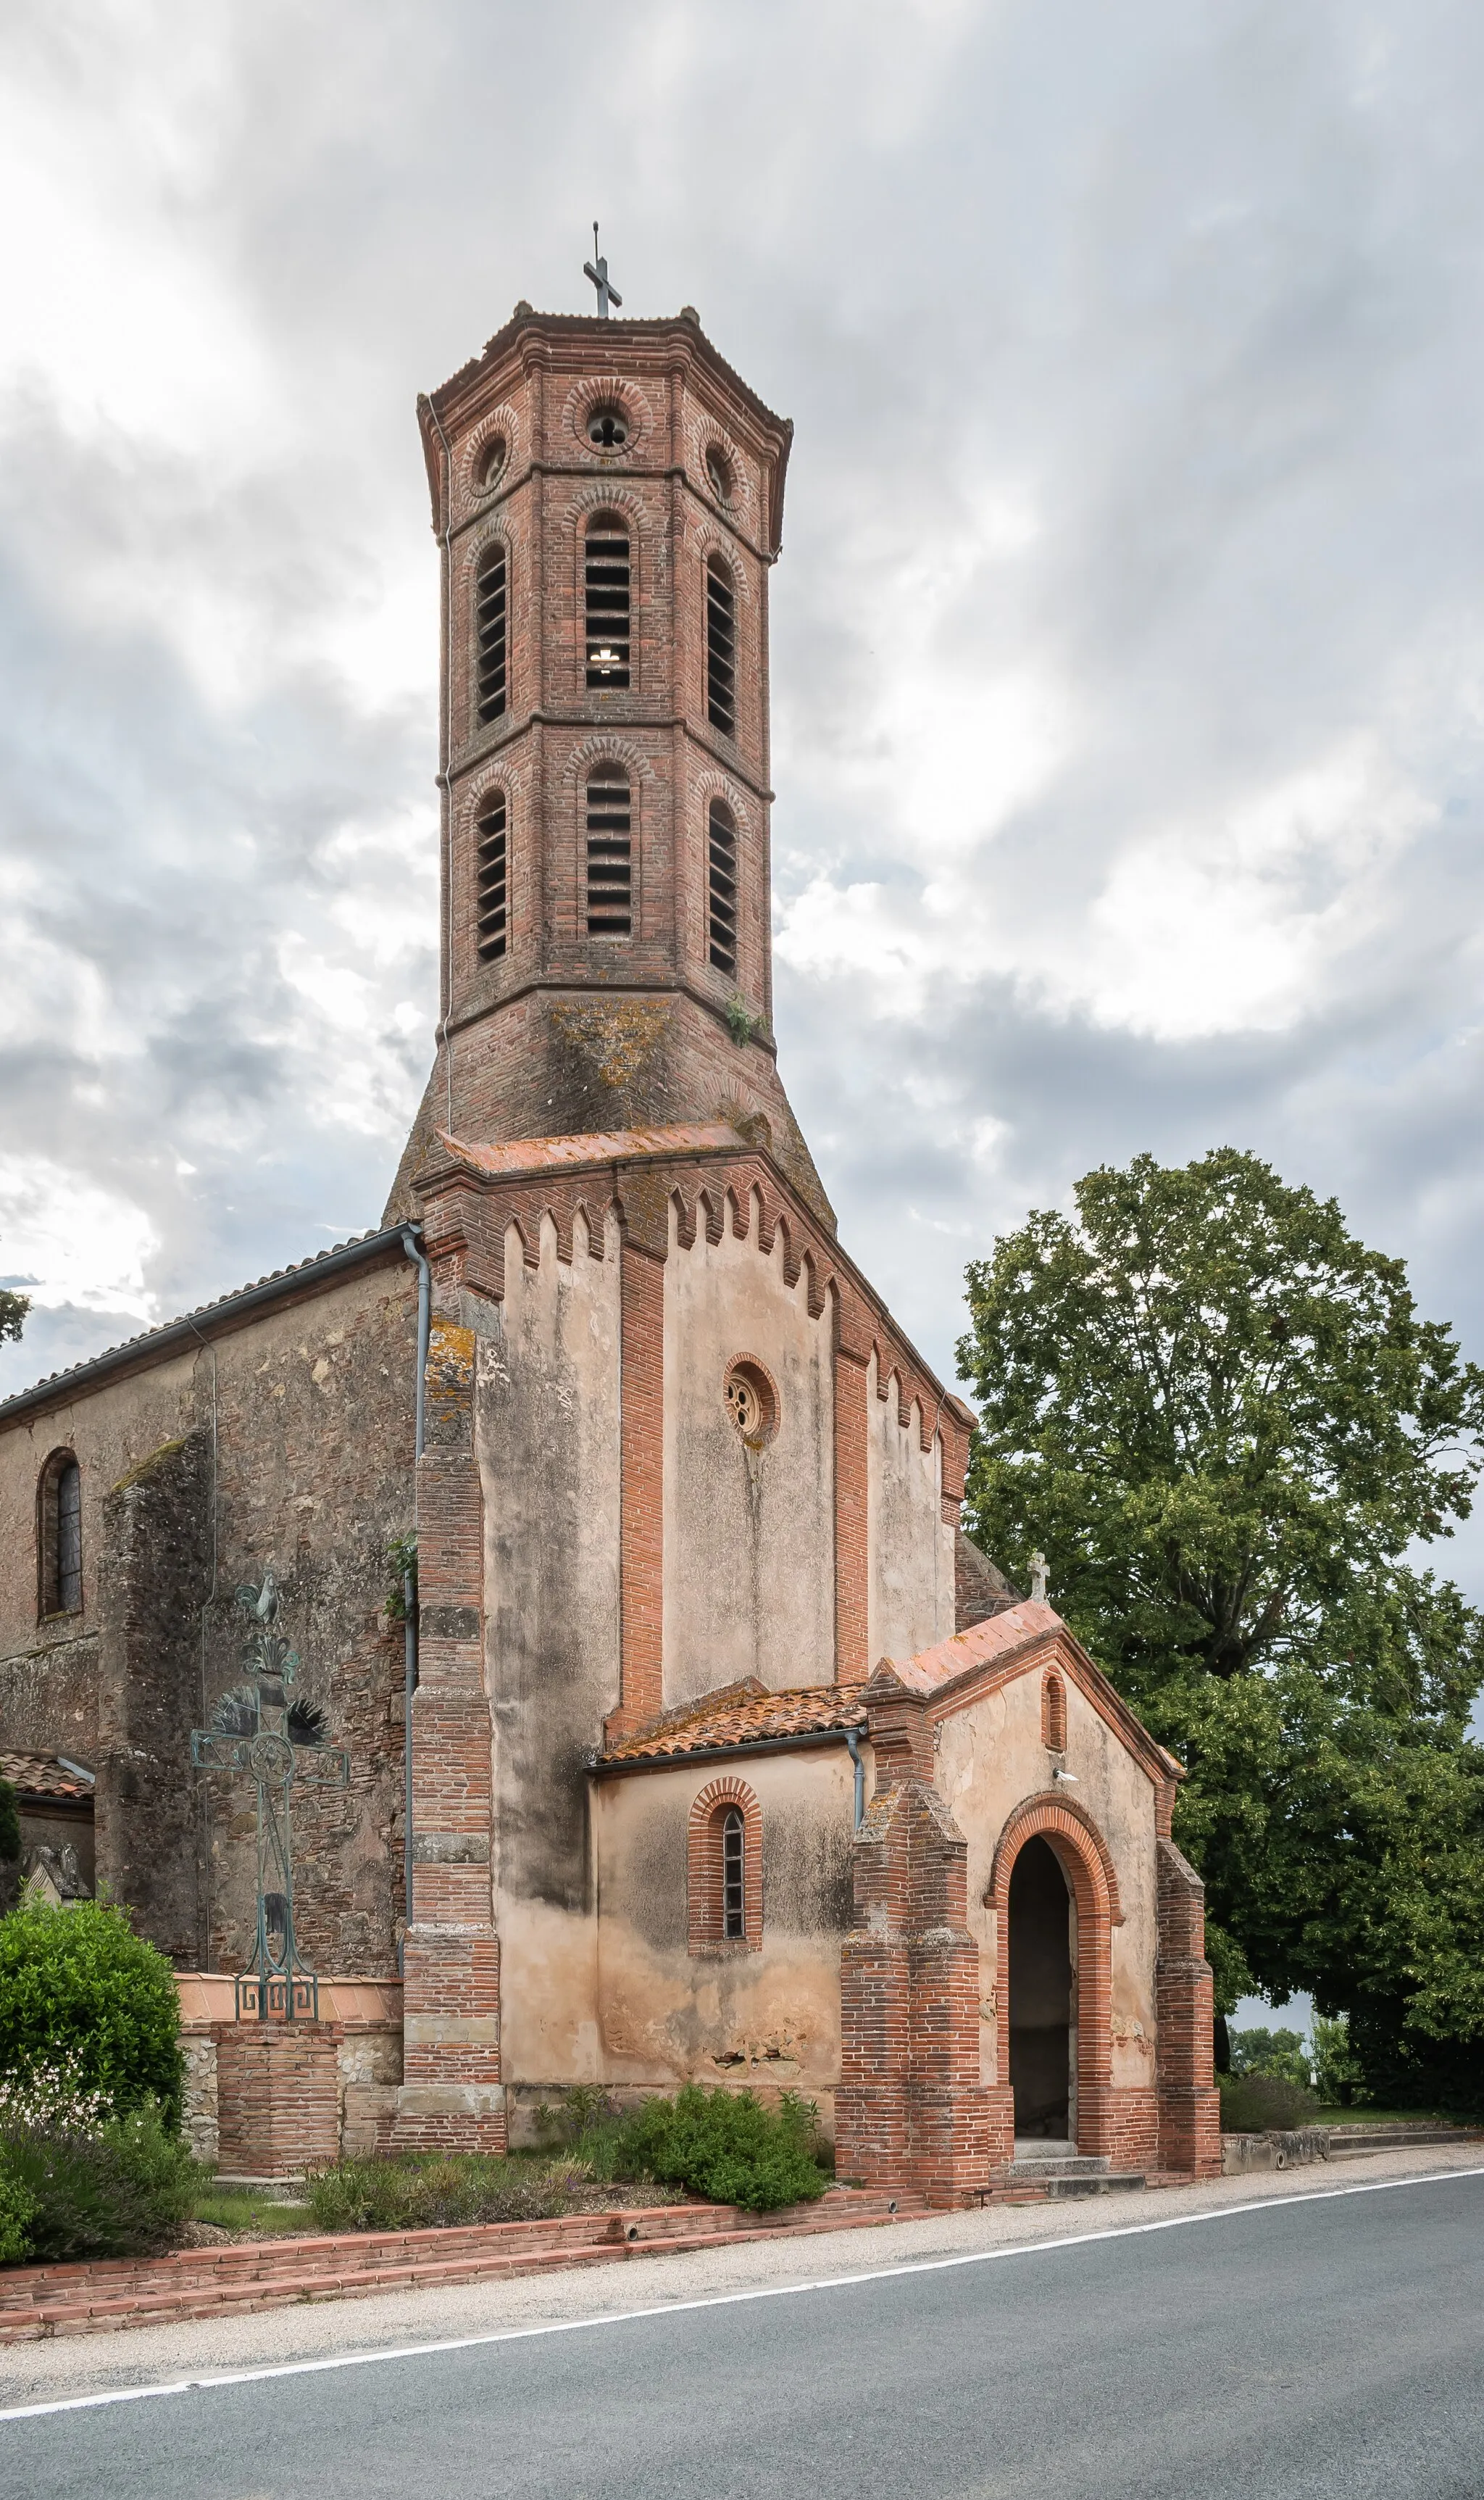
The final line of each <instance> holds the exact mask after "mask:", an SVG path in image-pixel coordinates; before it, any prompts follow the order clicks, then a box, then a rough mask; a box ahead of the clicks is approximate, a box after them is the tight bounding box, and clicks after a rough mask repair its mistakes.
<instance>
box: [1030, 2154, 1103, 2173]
mask: <svg viewBox="0 0 1484 2500" xmlns="http://www.w3.org/2000/svg"><path fill="white" fill-rule="evenodd" d="M1112 2167H1113V2164H1112V2162H1111V2160H1110V2158H1109V2155H1107V2154H1106V2153H1069V2154H1065V2155H1050V2156H1037V2155H1026V2156H1025V2157H1024V2158H1022V2157H1021V2155H1019V2154H1018V2153H1017V2154H1016V2157H1015V2159H1014V2161H1013V2162H1012V2163H1011V2165H1010V2177H1011V2178H1012V2179H1106V2178H1107V2177H1108V2174H1109V2172H1110V2170H1111V2169H1112Z"/></svg>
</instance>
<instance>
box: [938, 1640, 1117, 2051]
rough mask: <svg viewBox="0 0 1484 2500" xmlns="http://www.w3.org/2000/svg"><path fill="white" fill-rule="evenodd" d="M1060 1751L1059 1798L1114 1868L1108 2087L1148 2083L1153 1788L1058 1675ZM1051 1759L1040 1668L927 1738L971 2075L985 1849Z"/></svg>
mask: <svg viewBox="0 0 1484 2500" xmlns="http://www.w3.org/2000/svg"><path fill="white" fill-rule="evenodd" d="M1063 1681H1064V1683H1065V1686H1066V1694H1067V1750H1066V1752H1065V1754H1064V1755H1061V1756H1059V1757H1056V1758H1055V1759H1057V1760H1060V1761H1062V1762H1063V1763H1064V1765H1065V1767H1066V1768H1067V1769H1068V1770H1069V1771H1072V1772H1075V1773H1076V1778H1077V1785H1076V1786H1075V1787H1073V1788H1069V1789H1068V1792H1067V1793H1068V1795H1069V1796H1071V1797H1073V1798H1075V1800H1076V1802H1077V1804H1078V1806H1079V1807H1080V1808H1081V1810H1082V1811H1083V1812H1084V1813H1086V1814H1089V1815H1090V1816H1091V1817H1092V1820H1093V1822H1094V1823H1095V1824H1096V1825H1097V1826H1098V1829H1099V1830H1100V1831H1101V1832H1102V1834H1103V1837H1104V1839H1105V1840H1106V1841H1107V1843H1108V1847H1109V1851H1110V1853H1111V1855H1112V1858H1113V1865H1114V1867H1115V1869H1116V1871H1117V1877H1118V1891H1119V1896H1120V1899H1121V1902H1122V1907H1123V1924H1122V1925H1121V1926H1115V1927H1114V1928H1113V2083H1114V2085H1116V2086H1125V2085H1138V2086H1144V2087H1152V2086H1153V2083H1154V2038H1155V2025H1154V1961H1155V1956H1156V1953H1157V1950H1158V1933H1157V1924H1156V1919H1157V1907H1156V1900H1155V1853H1154V1838H1155V1832H1154V1788H1153V1783H1152V1782H1151V1780H1150V1779H1149V1777H1148V1774H1147V1773H1146V1772H1145V1771H1144V1770H1142V1769H1141V1768H1140V1766H1139V1764H1138V1762H1137V1761H1136V1760H1134V1758H1133V1757H1132V1755H1130V1754H1128V1753H1127V1752H1126V1751H1125V1750H1124V1747H1123V1746H1122V1744H1121V1743H1120V1742H1119V1740H1118V1738H1117V1737H1116V1736H1115V1735H1114V1734H1113V1731H1112V1729H1111V1728H1110V1727H1108V1725H1107V1723H1106V1722H1105V1721H1104V1720H1103V1719H1102V1718H1101V1717H1100V1716H1099V1714H1098V1713H1097V1711H1095V1710H1094V1709H1093V1708H1092V1705H1091V1704H1090V1702H1088V1701H1085V1700H1084V1699H1083V1697H1082V1695H1081V1692H1080V1691H1079V1690H1078V1688H1077V1686H1076V1685H1075V1684H1073V1682H1072V1681H1071V1678H1070V1677H1065V1678H1064V1679H1063ZM1052 1760H1053V1758H1052V1756H1050V1755H1049V1754H1048V1753H1047V1752H1046V1750H1045V1748H1044V1747H1043V1745H1042V1742H1041V1670H1040V1669H1039V1668H1034V1669H1032V1670H1030V1671H1029V1672H1027V1673H1026V1674H1024V1675H1021V1676H1017V1677H1016V1678H1015V1680H1014V1681H1013V1682H1012V1683H1010V1684H1005V1685H1001V1686H1000V1687H999V1689H998V1691H996V1692H994V1693H990V1694H986V1695H985V1696H984V1699H983V1700H981V1701H977V1702H974V1703H972V1704H971V1705H970V1707H969V1708H967V1709H966V1710H961V1711H959V1712H957V1713H955V1715H954V1716H953V1717H952V1718H951V1719H948V1720H945V1721H944V1723H943V1725H942V1727H941V1728H940V1730H939V1732H938V1764H937V1784H938V1787H939V1789H940V1790H941V1791H942V1793H943V1795H944V1797H945V1798H946V1800H947V1802H948V1806H949V1810H950V1812H951V1813H952V1817H953V1819H954V1821H955V1823H956V1824H957V1825H958V1827H959V1829H960V1830H961V1831H962V1833H963V1834H964V1837H965V1839H966V1840H967V1841H968V1844H969V1862H968V1885H969V1924H970V1926H971V1928H972V1929H973V1931H974V1933H975V1935H976V1936H977V1937H978V1939H979V1947H980V1956H981V1961H980V1969H981V1976H982V1986H981V1990H980V2010H981V2016H982V2021H981V2026H980V2031H981V2047H982V2052H983V2055H982V2064H981V2072H982V2076H983V2079H984V2082H985V2083H997V2082H999V2081H1001V2080H1002V2078H1001V2077H1000V2076H999V2074H998V2073H997V2070H996V2032H995V2008H996V2003H997V1991H998V1985H999V1976H1000V1974H999V1971H998V1967H997V1965H998V1956H999V1941H998V1937H997V1935H996V1933H995V1922H994V1915H993V1912H992V1910H990V1909H988V1908H986V1907H985V1905H984V1892H985V1891H986V1889H987V1887H988V1883H989V1873H990V1866H991V1863H992V1860H993V1857H994V1849H995V1843H996V1842H997V1840H998V1839H999V1836H1000V1833H1001V1831H1002V1830H1003V1829H1004V1827H1005V1824H1006V1822H1007V1821H1008V1819H1009V1817H1010V1815H1011V1813H1012V1811H1013V1809H1014V1808H1015V1807H1016V1806H1017V1805H1018V1804H1019V1803H1020V1802H1021V1800H1022V1798H1024V1797H1026V1796H1030V1795H1034V1794H1035V1793H1037V1792H1038V1791H1041V1790H1044V1789H1047V1788H1049V1786H1050V1785H1051V1766H1052Z"/></svg>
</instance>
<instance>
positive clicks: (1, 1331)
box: [0, 1285, 31, 1345]
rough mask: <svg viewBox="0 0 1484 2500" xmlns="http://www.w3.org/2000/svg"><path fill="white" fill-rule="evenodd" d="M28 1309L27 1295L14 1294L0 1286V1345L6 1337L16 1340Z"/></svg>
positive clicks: (29, 1298)
mask: <svg viewBox="0 0 1484 2500" xmlns="http://www.w3.org/2000/svg"><path fill="white" fill-rule="evenodd" d="M30 1308H31V1297H30V1295H29V1294H15V1293H12V1291H11V1289H10V1287H9V1285H0V1345H4V1343H5V1341H6V1339H7V1337H16V1338H17V1339H18V1337H19V1335H20V1332H21V1330H22V1329H23V1328H24V1327H25V1324H26V1316H27V1313H28V1312H29V1310H30Z"/></svg>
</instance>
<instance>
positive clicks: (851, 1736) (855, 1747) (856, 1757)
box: [845, 1727, 865, 1831]
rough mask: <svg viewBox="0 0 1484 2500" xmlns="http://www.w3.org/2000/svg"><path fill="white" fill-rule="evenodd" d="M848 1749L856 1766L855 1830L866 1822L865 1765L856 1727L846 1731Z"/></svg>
mask: <svg viewBox="0 0 1484 2500" xmlns="http://www.w3.org/2000/svg"><path fill="white" fill-rule="evenodd" d="M845 1743H846V1749H847V1751H848V1752H849V1754H850V1758H851V1760H852V1761H853V1762H854V1763H855V1829H856V1830H857V1831H858V1830H859V1829H860V1826H861V1825H862V1824H863V1823H864V1821H865V1764H864V1762H863V1761H862V1760H861V1759H860V1738H859V1736H858V1735H857V1734H856V1732H855V1728H854V1727H847V1729H846V1731H845Z"/></svg>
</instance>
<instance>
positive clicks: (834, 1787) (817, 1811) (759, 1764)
mask: <svg viewBox="0 0 1484 2500" xmlns="http://www.w3.org/2000/svg"><path fill="white" fill-rule="evenodd" d="M725 1768H726V1771H727V1773H728V1775H729V1776H733V1777H735V1778H737V1779H739V1780H745V1781H746V1782H747V1784H748V1785H749V1786H750V1787H751V1788H752V1789H753V1791H754V1792H755V1793H756V1795H757V1797H758V1803H759V1805H760V1808H761V1813H762V1896H763V1897H762V1946H761V1950H760V1951H759V1952H757V1953H754V1952H750V1951H746V1950H744V1949H741V1948H737V1947H731V1946H726V1947H722V1948H719V1949H715V1950H714V1951H713V1952H712V1953H711V1954H710V1955H708V1956H704V1957H693V1956H692V1955H691V1954H690V1953H689V1952H688V1951H687V1901H686V1855H687V1849H686V1843H687V1827H688V1821H689V1816H690V1811H691V1805H692V1801H693V1799H694V1797H695V1796H696V1794H697V1793H698V1792H699V1791H700V1790H701V1789H703V1788H704V1787H705V1786H706V1785H707V1783H708V1781H709V1780H710V1779H712V1778H713V1777H714V1776H715V1775H716V1772H717V1769H718V1765H717V1764H716V1763H714V1762H709V1763H695V1764H684V1763H682V1764H678V1765H677V1766H676V1768H675V1769H674V1770H666V1771H658V1772H647V1773H644V1774H641V1775H637V1776H635V1775H629V1776H628V1777H625V1778H619V1779H612V1778H610V1779H606V1780H601V1781H599V1782H597V1784H596V1805H595V1815H596V1824H597V1854H598V1879H599V1884H600V1888H601V1896H602V1911H603V1917H602V1934H601V1943H600V1948H599V1951H600V1963H599V1987H598V2012H599V2023H600V2058H601V2066H600V2072H601V2075H602V2078H603V2080H604V2081H605V2082H608V2083H610V2084H612V2085H617V2086H622V2085H647V2086H649V2087H651V2088H654V2089H664V2090H673V2089H675V2088H676V2087H677V2086H678V2085H679V2084H682V2083H689V2082H693V2081H694V2082H700V2083H707V2084H716V2083H735V2084H750V2085H762V2086H775V2087H777V2088H779V2089H790V2090H797V2091H801V2092H804V2093H806V2094H808V2095H809V2096H810V2097H811V2098H813V2099H817V2100H819V2101H820V2102H821V2106H822V2110H823V2113H824V2116H825V2118H826V2122H827V2121H828V2118H829V2115H830V2112H831V2111H832V2107H833V2099H832V2096H833V2092H834V2088H835V2085H836V2083H837V2081H838V2079H839V2071H840V1941H841V1937H842V1936H843V1935H844V1933H845V1932H846V1930H847V1929H848V1928H849V1926H850V1924H851V1919H852V1901H851V1879H852V1864H851V1822H852V1800H853V1793H854V1781H853V1774H852V1770H851V1761H850V1756H849V1755H848V1753H847V1752H846V1750H845V1747H844V1746H843V1745H831V1746H821V1747H818V1748H815V1749H812V1750H810V1751H809V1752H806V1753H799V1754H774V1755H763V1756H753V1757H742V1758H739V1759H738V1760H736V1761H735V1762H728V1763H726V1765H725Z"/></svg>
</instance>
